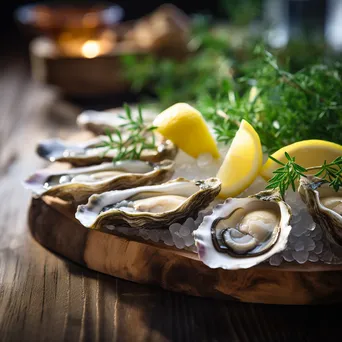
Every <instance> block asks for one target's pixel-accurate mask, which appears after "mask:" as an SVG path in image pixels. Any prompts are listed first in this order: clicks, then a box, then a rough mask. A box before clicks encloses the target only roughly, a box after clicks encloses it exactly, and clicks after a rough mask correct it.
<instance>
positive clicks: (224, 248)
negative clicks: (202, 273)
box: [193, 191, 291, 270]
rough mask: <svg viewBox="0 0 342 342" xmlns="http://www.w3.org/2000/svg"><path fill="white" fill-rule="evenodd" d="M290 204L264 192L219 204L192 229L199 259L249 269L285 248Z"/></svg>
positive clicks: (219, 265) (227, 266)
mask: <svg viewBox="0 0 342 342" xmlns="http://www.w3.org/2000/svg"><path fill="white" fill-rule="evenodd" d="M290 218H291V209H290V207H289V206H288V205H287V204H286V203H285V202H284V201H283V200H282V199H281V197H280V196H279V194H278V193H275V192H272V191H263V192H260V193H258V194H256V195H253V196H249V197H246V198H229V199H227V200H226V201H225V202H224V203H223V204H218V205H217V206H216V207H215V208H214V209H213V213H212V214H211V215H209V216H206V217H205V218H204V220H203V222H202V223H201V225H200V226H199V227H198V229H197V230H195V231H194V233H193V234H194V238H195V243H196V246H197V251H198V256H199V258H200V259H201V260H202V261H203V262H204V263H205V264H206V265H207V266H209V267H211V268H223V269H227V270H234V269H239V268H249V267H252V266H254V265H257V264H259V263H260V262H262V261H264V260H266V259H268V258H269V257H271V256H272V255H273V254H275V253H278V252H280V251H282V250H283V249H285V247H286V243H287V240H288V236H289V234H290V231H291V226H290V225H289V222H290Z"/></svg>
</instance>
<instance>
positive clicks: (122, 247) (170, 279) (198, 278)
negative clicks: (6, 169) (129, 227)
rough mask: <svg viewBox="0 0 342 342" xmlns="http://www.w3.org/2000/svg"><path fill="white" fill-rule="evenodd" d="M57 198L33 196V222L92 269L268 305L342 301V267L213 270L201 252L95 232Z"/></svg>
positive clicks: (51, 245) (38, 233) (42, 237)
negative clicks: (202, 257) (201, 255)
mask: <svg viewBox="0 0 342 342" xmlns="http://www.w3.org/2000/svg"><path fill="white" fill-rule="evenodd" d="M73 213H74V209H73V208H72V207H70V205H68V204H67V203H66V202H63V201H61V200H58V199H56V198H52V197H44V198H41V199H32V202H31V207H30V210H29V226H30V230H31V233H32V235H33V237H34V238H35V239H36V240H37V241H38V242H39V243H40V244H41V245H43V246H45V247H46V248H48V249H50V250H52V251H54V252H56V253H58V254H60V255H62V256H64V257H66V258H68V259H70V260H72V261H74V262H76V263H78V264H81V265H83V266H86V267H88V268H90V269H92V270H95V271H99V272H102V273H106V274H109V275H112V276H115V277H118V278H122V279H126V280H130V281H133V282H137V283H141V284H150V285H157V286H161V287H162V288H164V289H166V290H171V291H176V292H182V293H186V294H189V295H194V296H201V297H212V298H221V299H230V300H237V301H241V302H251V303H265V304H321V303H335V302H338V301H341V300H342V265H339V266H336V265H326V264H322V263H306V264H303V265H299V264H295V263H283V264H282V265H280V266H278V267H274V266H271V265H266V264H263V265H258V266H255V267H252V268H250V269H246V270H234V271H227V270H223V269H211V268H209V267H207V266H206V265H205V264H203V263H202V262H201V261H200V260H199V259H198V257H197V255H196V254H195V253H193V252H190V251H185V250H179V249H177V248H175V247H169V246H166V245H164V244H163V243H154V242H150V241H145V240H137V239H136V238H135V237H130V238H129V239H128V238H127V237H124V236H116V235H112V234H107V233H103V232H99V231H96V230H90V229H87V228H85V227H83V226H82V225H81V224H80V223H79V222H78V221H77V220H76V219H75V218H74V216H73Z"/></svg>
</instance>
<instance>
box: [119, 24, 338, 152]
mask: <svg viewBox="0 0 342 342" xmlns="http://www.w3.org/2000/svg"><path fill="white" fill-rule="evenodd" d="M200 19H201V20H197V21H196V22H195V24H194V27H193V33H192V39H191V42H190V44H189V45H190V47H191V48H192V49H193V53H192V54H191V56H190V57H189V58H187V59H186V60H184V61H175V60H170V59H158V58H156V57H153V56H148V57H146V58H137V57H133V56H126V57H124V64H125V65H126V74H127V75H128V78H129V80H130V81H131V82H132V84H133V88H134V89H135V90H136V91H137V92H140V91H141V90H142V89H146V88H148V89H149V90H151V91H152V92H153V93H154V94H155V95H156V97H157V100H158V102H159V103H160V107H161V109H165V108H167V107H168V106H171V105H172V104H174V103H176V102H188V103H190V104H191V105H193V106H194V107H196V108H197V109H198V110H199V111H200V112H201V113H202V114H203V116H204V117H205V119H206V120H207V121H208V122H210V123H211V124H212V125H213V126H214V129H215V132H216V135H217V140H218V141H220V142H222V143H226V144H227V143H229V142H230V141H231V139H232V138H233V137H234V135H235V132H236V125H237V124H239V122H241V120H242V119H245V120H247V121H248V122H250V123H251V124H252V125H253V127H254V128H255V129H256V131H257V132H258V134H259V136H260V139H261V141H262V143H263V148H264V151H267V152H268V153H272V152H273V151H275V150H277V149H279V148H281V147H283V146H286V145H288V144H291V143H293V142H296V141H300V140H305V139H322V140H329V141H334V142H337V143H342V130H341V129H340V127H341V124H340V123H341V120H342V64H341V63H339V62H331V63H330V62H329V63H325V64H314V65H309V64H307V62H306V61H308V60H309V61H310V62H312V61H313V60H315V61H320V60H321V59H322V58H321V57H322V55H318V56H317V57H315V56H316V55H317V53H316V52H317V51H316V50H315V53H311V54H310V53H308V51H313V50H312V49H311V50H310V49H306V48H305V46H306V45H305V44H304V43H303V44H302V46H299V45H298V46H296V49H294V48H293V47H292V48H291V49H294V50H291V54H292V55H291V57H292V58H287V57H288V56H289V55H288V54H287V52H286V50H282V51H273V52H274V53H273V54H272V53H271V52H270V51H269V50H268V49H267V47H265V45H264V44H258V45H257V46H256V48H254V47H253V48H252V46H253V45H254V43H255V39H254V40H253V39H250V37H248V39H245V41H247V42H248V44H247V43H246V44H247V45H246V46H242V47H239V48H233V47H232V46H231V45H230V43H229V39H228V38H229V37H228V36H229V32H230V31H229V29H227V31H224V30H221V31H219V32H218V30H215V29H214V28H212V27H211V26H210V25H209V23H208V21H206V20H204V19H203V18H200ZM253 50H254V51H253ZM304 54H305V55H307V56H308V58H304V57H303V56H304ZM298 56H301V59H300V61H299V60H298V58H297V57H298ZM302 57H303V58H302ZM314 57H315V58H314ZM296 58H297V59H296ZM294 61H295V63H294ZM293 65H295V69H294V68H293Z"/></svg>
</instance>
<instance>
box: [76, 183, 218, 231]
mask: <svg viewBox="0 0 342 342" xmlns="http://www.w3.org/2000/svg"><path fill="white" fill-rule="evenodd" d="M220 189H221V182H220V181H219V179H217V178H209V179H206V180H203V181H189V180H187V179H184V178H177V179H175V180H172V181H169V182H167V183H163V184H161V185H152V186H143V187H139V188H135V189H128V190H121V191H109V192H105V193H103V194H101V195H93V196H91V197H90V198H89V200H88V203H87V204H86V205H80V206H78V208H77V212H76V215H75V216H76V218H77V219H78V220H79V221H80V222H81V223H82V224H83V225H84V226H85V227H88V228H93V229H100V230H104V231H106V232H108V230H107V229H106V227H112V226H119V227H134V228H146V229H162V228H166V229H167V228H168V227H169V226H170V225H171V224H172V223H175V222H182V221H184V220H185V219H186V218H188V217H193V216H196V215H197V214H198V212H199V211H200V210H201V209H204V208H206V207H207V206H208V205H209V203H210V202H211V201H213V200H214V198H215V197H216V196H217V195H218V193H219V192H220Z"/></svg>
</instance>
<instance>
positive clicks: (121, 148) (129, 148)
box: [96, 104, 156, 162]
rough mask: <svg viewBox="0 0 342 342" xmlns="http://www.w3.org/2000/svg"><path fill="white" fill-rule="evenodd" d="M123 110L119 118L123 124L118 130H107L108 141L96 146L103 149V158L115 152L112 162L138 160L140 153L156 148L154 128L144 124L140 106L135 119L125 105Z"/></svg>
mask: <svg viewBox="0 0 342 342" xmlns="http://www.w3.org/2000/svg"><path fill="white" fill-rule="evenodd" d="M124 110H125V112H124V113H123V114H121V115H120V116H119V117H120V118H121V119H122V120H124V122H123V123H122V124H121V125H120V126H119V128H113V129H112V131H111V130H107V131H106V136H107V137H108V139H106V140H103V142H102V143H100V144H98V145H97V146H96V147H98V148H105V150H104V152H103V156H105V155H107V154H108V152H110V151H112V150H114V151H116V155H115V157H114V158H113V162H116V161H119V160H124V159H131V160H136V159H140V156H141V154H142V152H144V151H145V150H153V149H155V148H156V141H155V135H154V129H155V128H156V127H154V126H152V125H147V124H146V123H145V122H144V118H143V114H142V109H141V106H139V107H138V116H137V117H133V116H132V111H131V108H130V107H129V106H128V105H127V104H125V105H124ZM123 131H124V133H123Z"/></svg>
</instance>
